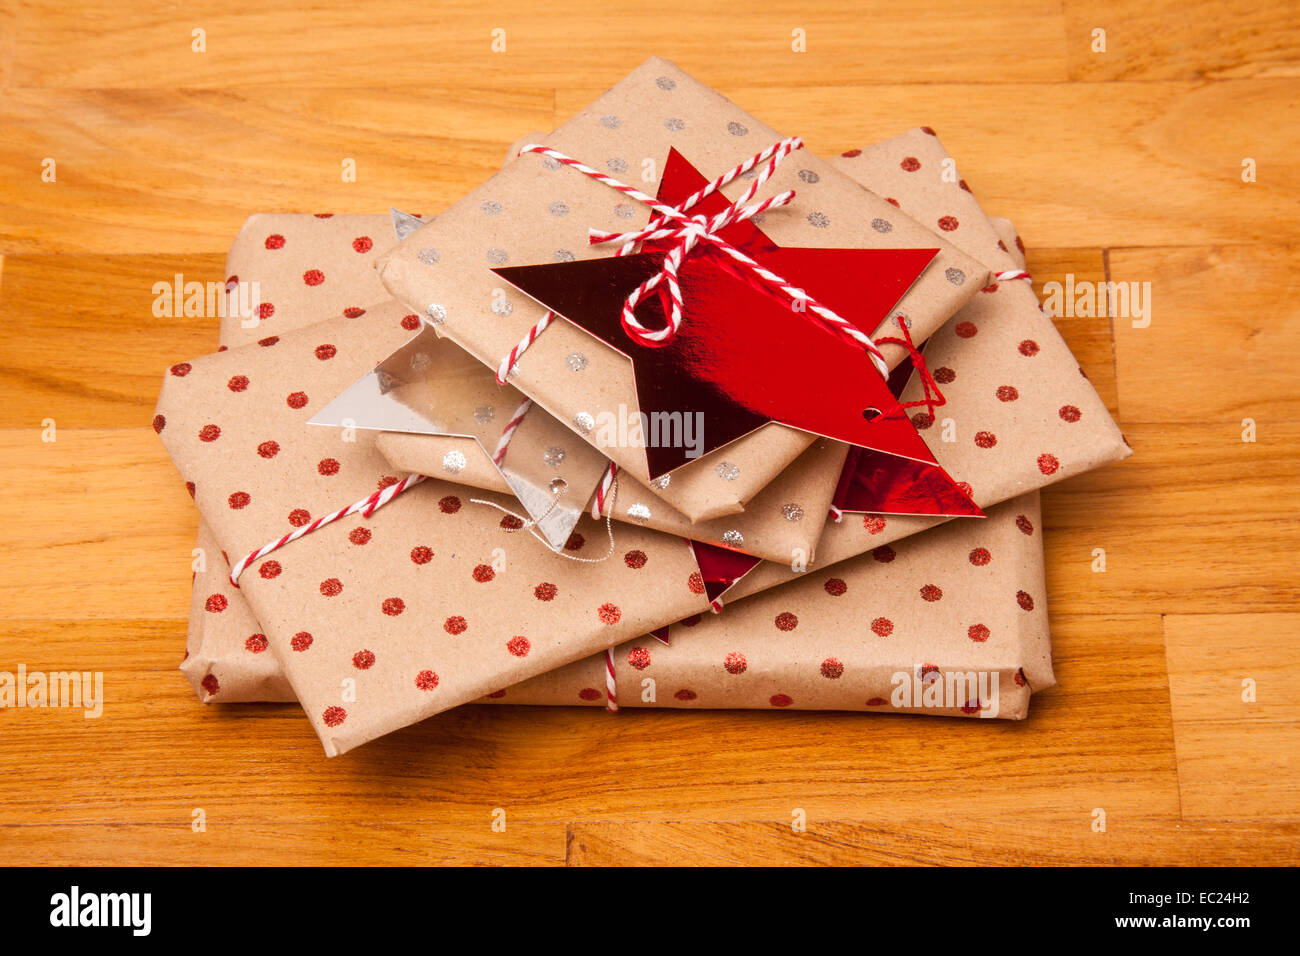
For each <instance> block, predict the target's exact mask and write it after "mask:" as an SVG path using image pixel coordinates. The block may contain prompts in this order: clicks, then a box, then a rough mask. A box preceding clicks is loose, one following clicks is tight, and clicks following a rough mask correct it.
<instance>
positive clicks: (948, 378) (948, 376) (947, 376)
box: [934, 365, 957, 385]
mask: <svg viewBox="0 0 1300 956" xmlns="http://www.w3.org/2000/svg"><path fill="white" fill-rule="evenodd" d="M956 378H957V373H956V372H954V371H953V370H952V369H950V368H949V367H948V366H946V365H941V366H939V367H938V368H937V369H935V370H934V380H935V381H936V382H938V383H939V384H940V385H948V384H950V383H951V382H953V380H955V379H956Z"/></svg>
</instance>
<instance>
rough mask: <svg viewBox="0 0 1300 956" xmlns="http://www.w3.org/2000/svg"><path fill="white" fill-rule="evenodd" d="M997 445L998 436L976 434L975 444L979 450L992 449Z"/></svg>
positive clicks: (984, 433)
mask: <svg viewBox="0 0 1300 956" xmlns="http://www.w3.org/2000/svg"><path fill="white" fill-rule="evenodd" d="M997 443H998V436H997V435H995V434H993V433H992V432H976V433H975V444H976V445H978V446H979V447H980V448H992V447H993V446H994V445H996V444H997Z"/></svg>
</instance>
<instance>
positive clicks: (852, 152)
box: [840, 149, 862, 159]
mask: <svg viewBox="0 0 1300 956" xmlns="http://www.w3.org/2000/svg"><path fill="white" fill-rule="evenodd" d="M840 155H841V156H843V157H844V158H845V159H852V158H853V157H855V156H861V155H862V150H860V149H846V150H845V151H844V152H842V153H840Z"/></svg>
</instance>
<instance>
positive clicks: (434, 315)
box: [424, 302, 447, 325]
mask: <svg viewBox="0 0 1300 956" xmlns="http://www.w3.org/2000/svg"><path fill="white" fill-rule="evenodd" d="M424 314H425V315H427V316H428V317H429V321H431V322H432V323H433V324H434V325H442V323H443V320H444V319H446V318H447V310H446V309H444V308H443V307H442V306H440V305H439V304H438V303H437V302H431V303H429V307H428V308H427V309H425V310H424Z"/></svg>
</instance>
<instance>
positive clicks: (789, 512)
mask: <svg viewBox="0 0 1300 956" xmlns="http://www.w3.org/2000/svg"><path fill="white" fill-rule="evenodd" d="M781 517H782V518H784V519H785V520H786V521H798V520H799V519H800V518H802V517H803V509H802V508H800V507H799V506H798V505H797V504H795V503H794V502H793V501H792V502H790V503H789V504H788V505H782V506H781Z"/></svg>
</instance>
